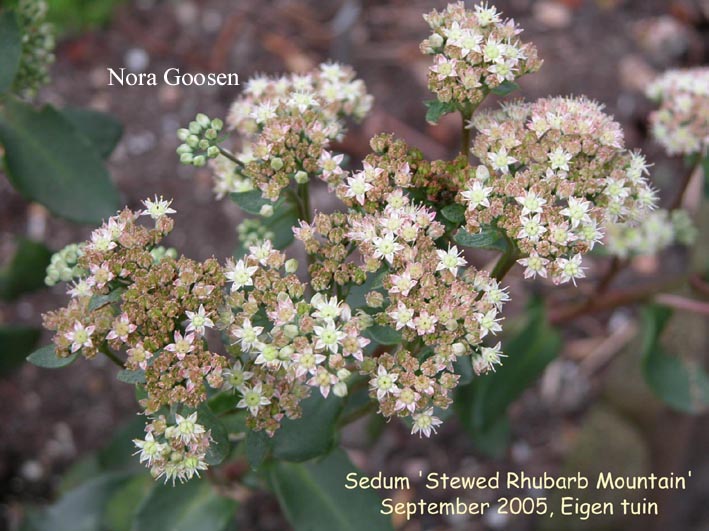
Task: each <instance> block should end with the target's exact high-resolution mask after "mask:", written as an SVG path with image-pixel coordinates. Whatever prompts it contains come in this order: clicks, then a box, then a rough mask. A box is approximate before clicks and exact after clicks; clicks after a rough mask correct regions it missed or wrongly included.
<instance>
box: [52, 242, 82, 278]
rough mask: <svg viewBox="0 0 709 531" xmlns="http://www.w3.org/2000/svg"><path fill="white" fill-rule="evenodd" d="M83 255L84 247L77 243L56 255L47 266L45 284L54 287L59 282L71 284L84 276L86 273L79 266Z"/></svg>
mask: <svg viewBox="0 0 709 531" xmlns="http://www.w3.org/2000/svg"><path fill="white" fill-rule="evenodd" d="M82 254H83V250H82V246H81V245H78V244H76V243H71V244H69V245H67V246H66V247H64V248H63V249H62V250H61V251H59V252H56V253H54V254H53V255H52V258H51V259H50V261H49V265H48V266H47V275H46V276H45V277H44V283H45V284H46V285H47V286H54V285H55V284H58V283H59V282H69V281H71V280H73V279H75V278H78V277H80V276H82V274H83V273H84V271H83V270H82V269H81V268H80V267H79V265H78V262H79V258H80V257H81V255H82Z"/></svg>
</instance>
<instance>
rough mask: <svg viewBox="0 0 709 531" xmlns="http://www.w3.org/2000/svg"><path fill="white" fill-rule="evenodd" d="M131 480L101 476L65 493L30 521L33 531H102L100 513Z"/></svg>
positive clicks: (123, 476)
mask: <svg viewBox="0 0 709 531" xmlns="http://www.w3.org/2000/svg"><path fill="white" fill-rule="evenodd" d="M130 478H131V476H130V475H128V474H123V473H111V474H103V475H101V476H98V477H96V478H94V479H91V480H89V481H87V482H86V483H83V484H82V485H80V486H78V487H77V488H75V489H73V490H71V491H69V492H67V493H66V494H65V495H64V496H62V497H61V498H60V499H59V500H58V501H57V502H56V503H54V504H53V505H51V506H50V507H49V508H47V509H46V510H45V511H43V512H42V513H40V515H37V518H35V519H33V522H32V523H33V525H32V527H31V528H30V529H33V531H104V529H105V527H103V525H102V521H103V518H104V511H105V510H106V507H107V505H108V503H109V500H110V499H111V497H112V496H113V494H114V493H116V492H117V491H118V490H119V489H121V488H122V487H123V486H124V485H125V484H126V483H127V481H128V480H129V479H130Z"/></svg>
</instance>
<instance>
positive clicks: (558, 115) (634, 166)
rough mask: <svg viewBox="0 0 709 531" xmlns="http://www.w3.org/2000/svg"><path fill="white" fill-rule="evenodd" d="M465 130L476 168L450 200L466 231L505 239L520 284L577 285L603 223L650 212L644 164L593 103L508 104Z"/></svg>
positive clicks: (574, 100)
mask: <svg viewBox="0 0 709 531" xmlns="http://www.w3.org/2000/svg"><path fill="white" fill-rule="evenodd" d="M471 126H472V127H474V128H475V129H477V130H478V133H479V134H478V135H477V136H476V137H475V140H474V143H473V148H472V152H473V154H474V155H475V156H476V157H477V158H478V159H479V161H480V164H479V165H478V166H477V169H476V170H475V175H474V176H472V177H471V178H470V179H469V180H468V182H467V183H466V184H465V185H464V187H462V189H461V191H460V193H459V196H458V197H459V201H460V203H461V204H463V205H464V206H465V207H466V214H465V215H466V229H467V231H468V232H470V233H472V234H475V233H477V232H479V231H480V230H481V229H483V228H485V227H495V228H497V229H498V230H503V231H504V232H506V234H507V236H508V237H509V238H511V239H512V240H513V242H514V244H515V245H516V246H517V248H518V249H519V251H520V254H521V255H522V256H521V258H520V259H519V263H520V264H522V265H523V266H524V267H525V272H524V276H525V278H530V277H535V276H537V275H539V276H541V277H547V276H549V277H551V279H552V280H553V281H554V282H557V283H561V282H568V281H573V282H575V281H576V279H579V278H582V277H583V275H584V274H583V267H582V266H581V259H582V256H583V255H584V254H586V253H587V252H588V251H590V250H591V249H592V248H593V246H594V245H595V244H596V243H597V242H598V241H599V240H600V239H601V238H602V235H603V232H602V231H603V227H604V226H605V225H606V224H608V223H616V222H623V221H624V220H637V219H640V218H642V217H643V216H644V215H646V214H647V212H649V210H650V209H652V208H653V207H654V192H653V191H652V188H651V187H650V184H649V182H648V180H647V177H646V175H647V164H646V163H645V159H644V158H643V157H642V155H640V154H638V153H632V152H629V151H627V150H625V149H624V147H623V135H622V131H621V129H620V126H619V125H618V124H617V123H616V122H614V121H613V119H612V118H611V117H610V116H608V115H607V114H605V113H604V112H603V110H602V107H601V106H600V105H598V104H596V103H594V102H592V101H589V100H587V99H584V98H548V99H541V100H538V101H536V102H534V103H531V104H527V103H513V104H509V105H506V106H504V107H503V108H502V110H500V111H496V112H483V113H480V114H479V115H477V116H476V117H475V118H473V120H472V122H471Z"/></svg>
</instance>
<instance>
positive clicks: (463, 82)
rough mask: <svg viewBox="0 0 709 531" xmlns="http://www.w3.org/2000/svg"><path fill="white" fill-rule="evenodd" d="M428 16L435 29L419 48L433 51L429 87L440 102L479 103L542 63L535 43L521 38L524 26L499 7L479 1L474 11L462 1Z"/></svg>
mask: <svg viewBox="0 0 709 531" xmlns="http://www.w3.org/2000/svg"><path fill="white" fill-rule="evenodd" d="M424 19H425V20H426V22H428V25H429V26H430V28H431V30H432V33H431V35H430V36H429V37H428V38H427V39H425V40H424V41H423V42H422V43H421V46H420V48H421V51H422V52H423V53H424V54H427V55H433V65H432V66H431V68H430V69H429V75H428V87H429V89H430V90H431V91H432V92H433V93H434V94H435V95H436V97H437V99H438V100H439V101H441V102H451V103H454V104H456V105H458V106H460V108H461V109H463V108H464V107H465V106H466V105H477V104H479V103H480V102H481V101H482V100H483V98H484V97H485V96H486V95H487V94H489V93H490V91H491V90H493V89H495V88H497V87H499V86H500V85H501V84H502V83H504V82H512V81H514V80H516V79H517V78H519V77H521V76H523V75H525V74H528V73H531V72H536V71H537V70H538V69H539V67H540V66H541V61H540V60H539V59H538V58H537V50H536V48H535V47H534V46H533V45H532V44H529V43H523V42H522V41H521V40H520V39H519V38H518V35H519V33H521V31H522V30H521V29H519V28H518V27H517V26H516V25H515V23H514V21H512V20H503V19H502V17H501V15H500V13H498V12H497V11H496V10H495V8H494V7H488V6H487V5H486V4H485V5H483V4H479V5H477V6H475V10H474V11H470V10H467V9H466V8H465V4H464V3H463V2H457V3H454V4H449V5H448V6H447V7H446V9H445V10H443V11H440V12H438V11H436V10H434V11H432V12H431V13H429V14H428V15H424Z"/></svg>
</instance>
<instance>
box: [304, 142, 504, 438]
mask: <svg viewBox="0 0 709 531" xmlns="http://www.w3.org/2000/svg"><path fill="white" fill-rule="evenodd" d="M372 147H373V149H374V151H375V152H374V153H373V154H371V155H369V156H367V158H365V161H364V163H363V169H362V170H359V171H354V172H353V173H352V177H346V178H343V179H342V180H341V182H340V184H339V185H338V186H337V187H336V192H337V194H338V197H340V198H341V199H342V200H343V201H344V202H345V203H346V204H347V205H348V206H349V207H350V208H349V212H348V214H347V215H343V214H331V215H323V214H320V215H318V216H316V218H315V220H314V221H313V223H311V224H306V223H301V226H300V227H298V228H297V229H296V230H295V235H296V238H297V239H299V240H300V241H302V242H303V244H304V245H305V249H306V252H308V253H309V254H310V255H312V256H314V257H315V260H313V262H314V263H313V265H312V266H311V268H310V271H311V275H312V277H313V282H314V283H315V282H316V281H317V282H318V283H322V285H321V284H318V286H319V287H320V288H321V289H324V288H325V287H328V286H327V282H332V283H334V284H335V285H336V286H337V288H336V289H338V290H340V289H344V290H345V292H347V291H349V290H351V289H354V288H353V287H351V284H354V285H356V286H357V285H359V286H360V287H359V288H357V289H359V290H360V291H362V290H363V289H365V288H366V287H369V289H370V291H369V292H365V293H364V301H365V305H366V307H365V308H364V309H363V310H361V313H360V314H358V315H359V317H361V318H365V317H366V318H367V319H368V320H369V321H371V325H372V326H374V327H376V328H375V330H379V329H385V330H393V331H394V333H395V334H398V335H400V336H401V345H400V346H399V347H397V348H395V349H393V351H392V352H390V353H384V354H382V355H380V356H378V357H376V358H367V357H365V358H364V360H363V361H362V363H361V365H360V367H359V370H360V372H362V373H363V374H365V375H367V376H368V378H369V380H370V381H369V383H370V394H371V396H372V397H373V398H375V399H376V400H377V401H378V403H379V410H380V412H381V414H383V415H384V416H386V417H392V416H400V417H404V416H408V417H411V419H412V421H413V422H414V432H415V433H423V434H426V435H430V433H431V432H432V431H435V430H434V428H435V427H436V426H437V425H438V424H439V423H440V421H439V419H437V418H436V417H433V416H432V413H431V412H432V411H433V410H434V408H441V409H444V408H446V407H448V405H449V404H450V402H451V391H452V390H453V389H454V388H455V387H456V385H457V382H458V379H459V375H458V374H456V373H455V371H454V368H453V366H454V363H455V362H456V361H458V360H459V359H460V360H461V361H462V362H463V363H468V364H470V365H471V366H472V368H473V369H474V370H475V371H476V372H477V373H478V374H482V373H485V372H488V371H491V370H494V369H495V366H496V365H498V364H499V363H500V362H501V358H502V357H503V354H502V353H501V350H500V344H499V342H498V343H497V345H496V346H493V347H490V346H485V342H487V341H488V339H490V338H491V337H493V336H494V335H495V334H496V333H497V332H499V331H500V330H501V325H500V321H501V318H500V316H499V312H500V310H501V309H502V306H503V305H504V303H505V302H506V301H507V300H508V299H509V297H508V295H507V293H506V291H505V290H504V289H503V288H502V287H501V286H500V285H499V283H498V282H497V281H496V280H494V279H492V278H490V276H489V275H488V274H487V273H486V272H481V271H477V270H476V269H475V268H473V267H471V266H469V265H468V263H467V261H466V259H465V257H464V256H463V253H462V250H460V249H458V248H457V247H456V246H451V245H445V246H441V244H440V241H441V239H442V237H443V236H444V235H445V232H446V228H445V226H444V225H443V223H441V222H440V221H439V220H437V219H436V218H437V213H436V211H435V210H434V209H433V208H432V207H430V206H427V205H426V204H425V202H421V201H416V200H414V199H412V197H411V195H410V194H409V191H411V192H413V191H414V190H415V189H417V188H418V186H419V185H423V184H424V183H425V175H424V174H425V173H428V172H430V170H431V166H432V165H431V164H429V163H425V162H424V161H422V160H421V157H420V153H419V152H417V151H416V150H411V149H409V148H408V146H406V144H405V143H404V142H402V141H400V140H396V139H394V138H393V137H392V136H391V135H379V136H377V137H375V138H373V139H372ZM434 166H435V165H434ZM353 179H361V182H362V183H364V184H365V186H363V187H361V188H358V187H357V183H356V182H353ZM435 190H437V191H440V190H442V188H439V187H435ZM350 254H352V256H353V259H352V260H348V257H349V256H350ZM365 280H366V282H367V283H366V284H364V285H363V283H365ZM367 328H369V326H368V327H367ZM372 333H374V334H376V332H372ZM417 426H418V427H417Z"/></svg>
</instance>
